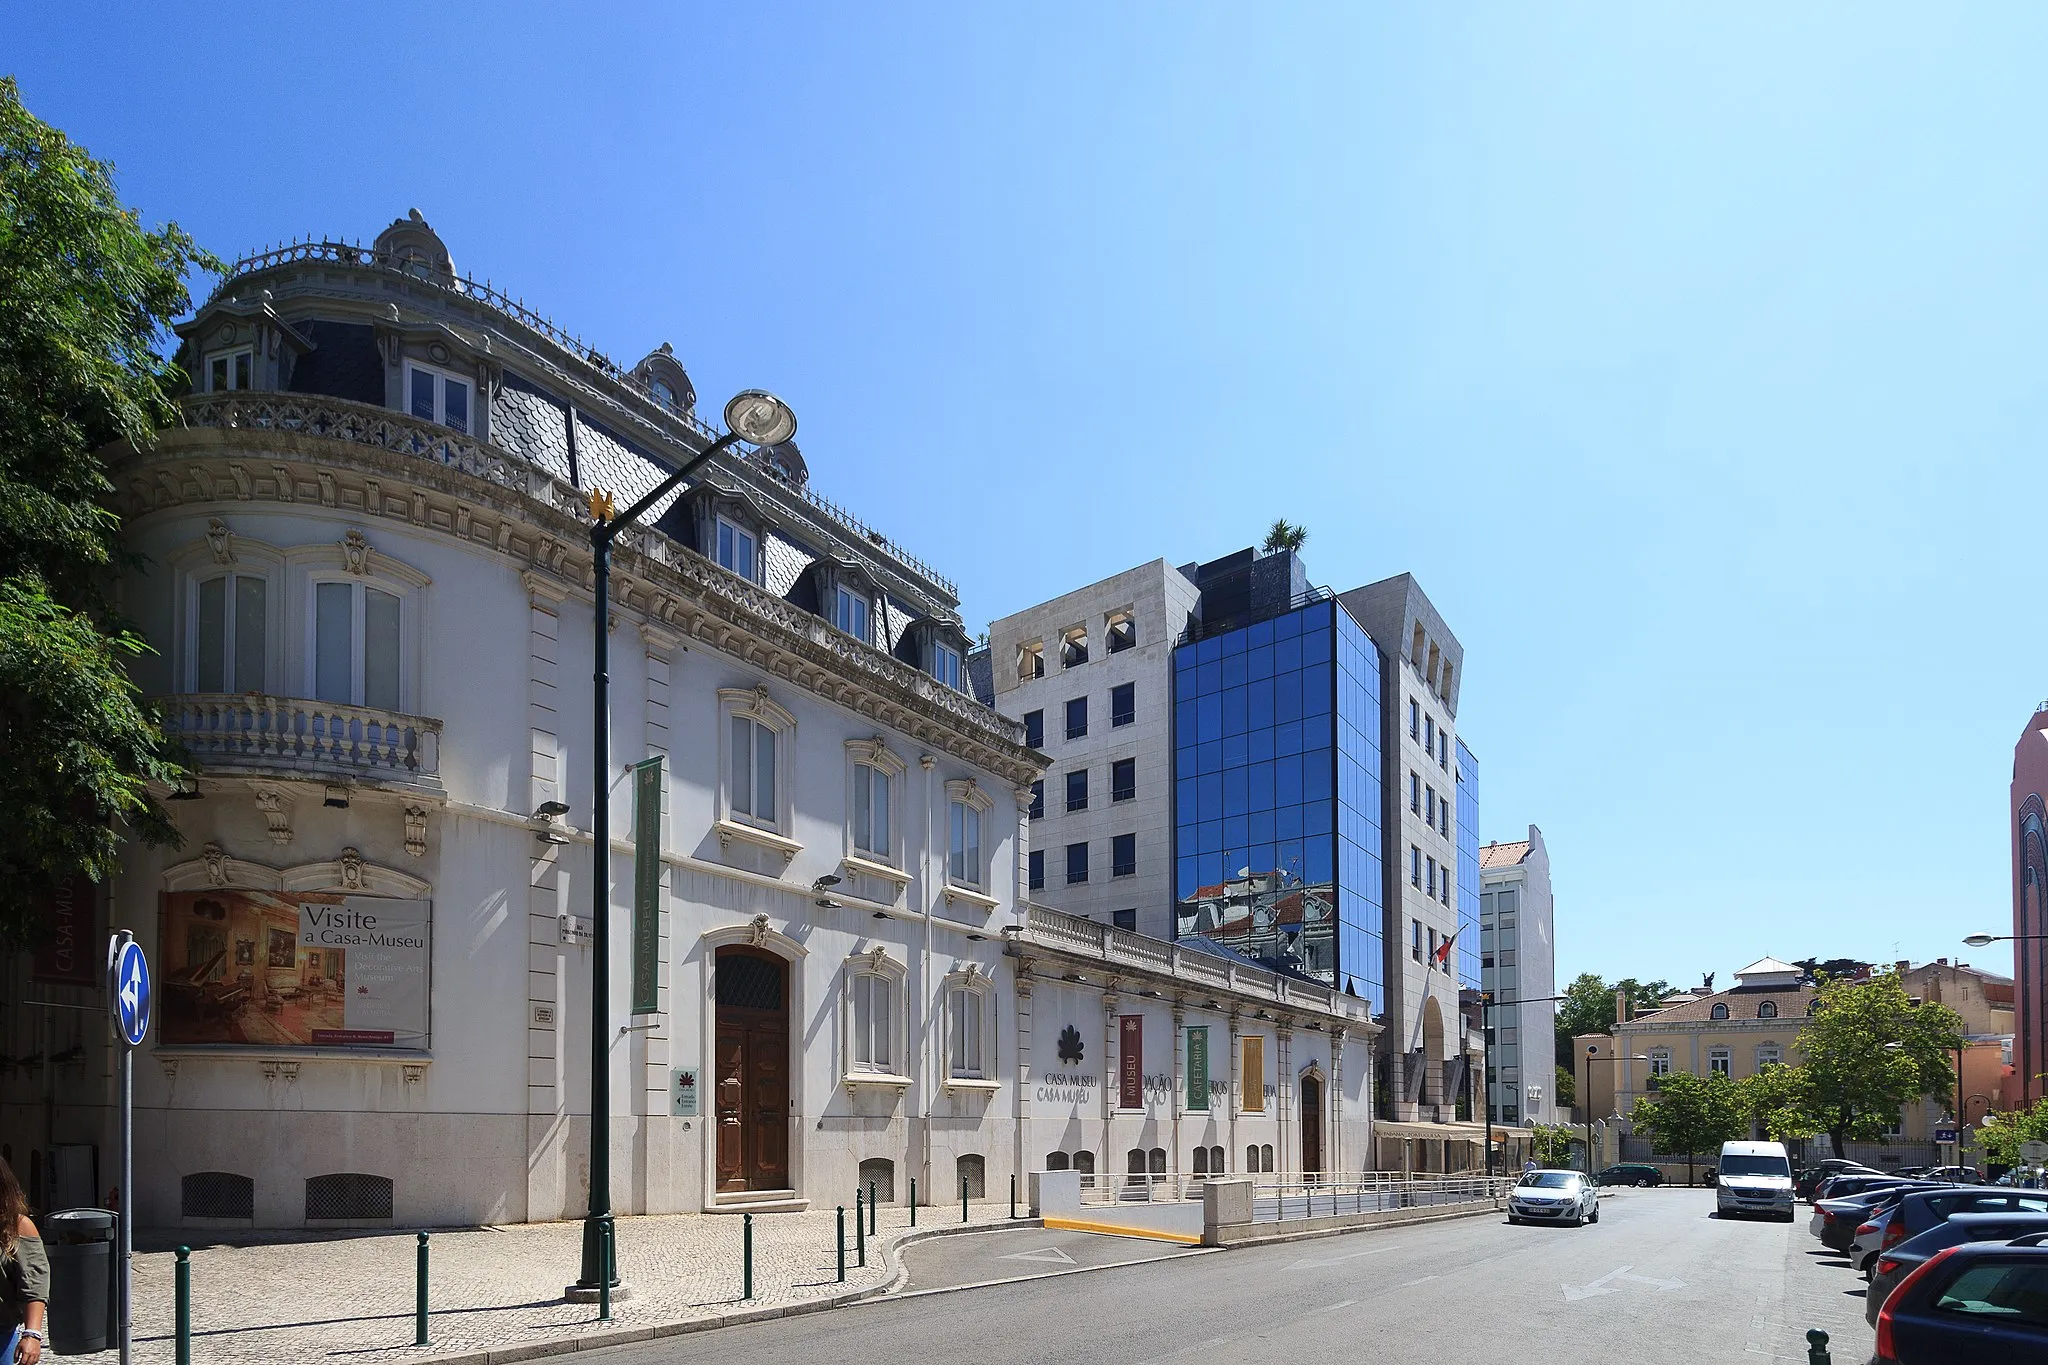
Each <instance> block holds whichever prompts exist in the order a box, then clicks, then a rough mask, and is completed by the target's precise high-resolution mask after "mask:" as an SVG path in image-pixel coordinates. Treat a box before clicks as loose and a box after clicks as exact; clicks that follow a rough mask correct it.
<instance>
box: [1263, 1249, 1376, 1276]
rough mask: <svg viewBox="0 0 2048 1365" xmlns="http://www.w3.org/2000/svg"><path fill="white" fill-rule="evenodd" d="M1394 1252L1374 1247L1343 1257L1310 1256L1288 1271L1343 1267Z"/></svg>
mask: <svg viewBox="0 0 2048 1365" xmlns="http://www.w3.org/2000/svg"><path fill="white" fill-rule="evenodd" d="M1392 1250H1393V1248H1392V1247H1372V1248H1369V1249H1368V1250H1365V1251H1353V1252H1348V1253H1346V1254H1345V1255H1342V1256H1308V1257H1304V1258H1303V1259H1301V1260H1299V1261H1296V1262H1295V1263H1294V1264H1293V1265H1291V1266H1288V1267H1287V1269H1289V1270H1311V1269H1314V1268H1315V1267H1316V1266H1324V1265H1342V1264H1344V1262H1346V1261H1355V1260H1357V1259H1358V1258H1359V1257H1361V1256H1377V1255H1379V1254H1380V1253H1381V1252H1382V1251H1392Z"/></svg>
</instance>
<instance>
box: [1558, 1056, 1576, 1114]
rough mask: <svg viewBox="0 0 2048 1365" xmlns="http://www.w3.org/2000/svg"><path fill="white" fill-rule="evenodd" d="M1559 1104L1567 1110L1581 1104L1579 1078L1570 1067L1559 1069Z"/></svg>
mask: <svg viewBox="0 0 2048 1365" xmlns="http://www.w3.org/2000/svg"><path fill="white" fill-rule="evenodd" d="M1557 1102H1558V1103H1559V1104H1561V1105H1563V1106H1564V1107H1566V1108H1567V1109H1569V1108H1570V1107H1571V1106H1572V1105H1575V1104H1577V1103H1578V1102H1579V1078H1578V1077H1577V1076H1574V1075H1573V1074H1572V1073H1571V1068H1569V1067H1563V1066H1561V1067H1559V1068H1558V1069H1557Z"/></svg>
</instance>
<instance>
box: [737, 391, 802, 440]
mask: <svg viewBox="0 0 2048 1365" xmlns="http://www.w3.org/2000/svg"><path fill="white" fill-rule="evenodd" d="M725 425H726V427H727V428H728V429H729V430H730V431H732V433H733V434H734V435H736V436H738V437H739V438H740V439H741V440H742V441H745V442H747V443H748V444H749V445H757V446H778V445H781V444H782V443H783V442H784V441H787V440H788V439H789V438H790V437H792V436H794V435H796V414H795V413H793V412H791V411H790V410H789V404H787V403H785V402H783V401H782V400H781V399H780V398H777V397H776V396H775V395H774V394H772V393H770V392H768V391H767V390H766V389H741V390H740V391H739V392H738V393H736V394H734V395H733V396H732V401H731V402H729V403H727V404H726V405H725Z"/></svg>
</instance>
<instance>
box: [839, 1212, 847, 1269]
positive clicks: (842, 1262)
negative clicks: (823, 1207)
mask: <svg viewBox="0 0 2048 1365" xmlns="http://www.w3.org/2000/svg"><path fill="white" fill-rule="evenodd" d="M839 1283H841V1284H845V1283H846V1205H844V1204H841V1205H840V1206H839Z"/></svg>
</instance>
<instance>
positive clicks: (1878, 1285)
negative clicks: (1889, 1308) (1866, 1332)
mask: <svg viewBox="0 0 2048 1365" xmlns="http://www.w3.org/2000/svg"><path fill="white" fill-rule="evenodd" d="M2036 1232H2048V1213H2014V1212H2010V1211H2007V1212H2004V1213H1959V1214H1956V1215H1955V1216H1954V1217H1952V1218H1950V1219H1948V1221H1946V1222H1942V1223H1936V1224H1935V1225H1934V1226H1933V1227H1931V1228H1928V1229H1927V1230H1926V1231H1924V1232H1921V1233H1919V1234H1917V1235H1915V1236H1912V1237H1908V1238H1907V1239H1906V1240H1905V1241H1903V1242H1901V1243H1899V1244H1898V1245H1897V1246H1895V1247H1892V1248H1891V1249H1889V1250H1887V1251H1883V1252H1880V1253H1879V1254H1878V1258H1877V1264H1876V1265H1875V1266H1873V1267H1872V1268H1871V1272H1870V1291H1869V1293H1867V1294H1865V1295H1864V1298H1863V1320H1864V1321H1865V1322H1868V1323H1869V1324H1870V1325H1871V1326H1873V1327H1875V1326H1876V1325H1877V1314H1878V1310H1880V1309H1882V1308H1883V1307H1884V1301H1885V1300H1886V1299H1887V1298H1889V1297H1890V1296H1891V1292H1892V1291H1893V1290H1894V1289H1897V1288H1898V1287H1899V1281H1901V1280H1903V1279H1905V1278H1906V1277H1907V1276H1908V1275H1910V1274H1912V1273H1913V1272H1914V1271H1915V1270H1917V1269H1918V1268H1919V1267H1920V1263H1921V1262H1922V1261H1925V1260H1927V1259H1928V1258H1930V1257H1931V1256H1933V1255H1934V1254H1935V1253H1936V1252H1938V1251H1941V1250H1942V1249H1944V1248H1946V1247H1952V1246H1961V1245H1962V1244H1963V1243H1965V1242H2010V1241H2012V1240H2013V1239H2014V1238H2015V1237H2026V1236H2029V1235H2031V1234H2033V1233H2036Z"/></svg>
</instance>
